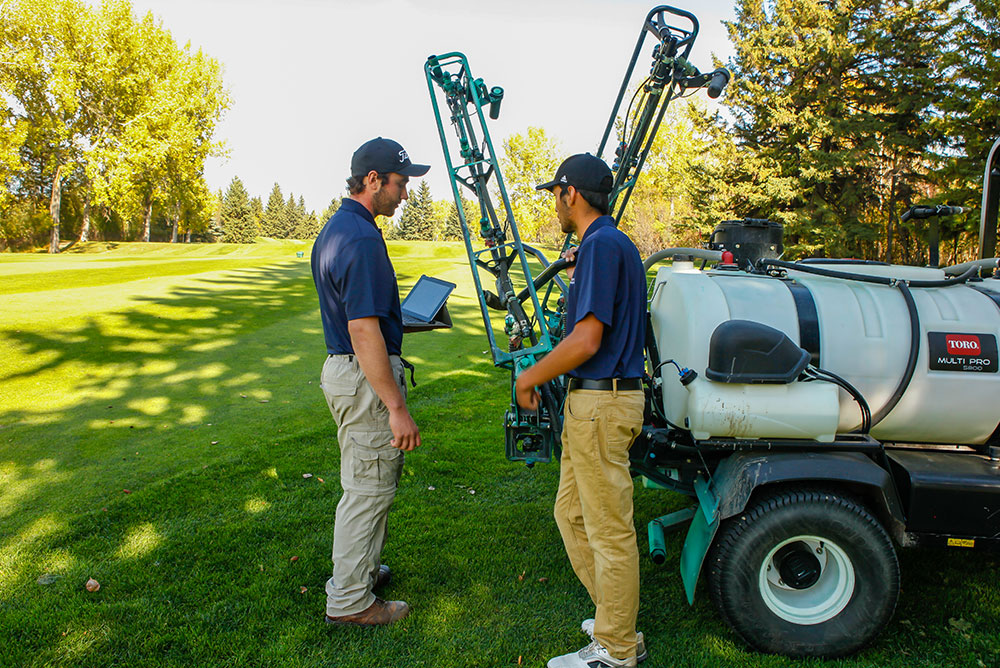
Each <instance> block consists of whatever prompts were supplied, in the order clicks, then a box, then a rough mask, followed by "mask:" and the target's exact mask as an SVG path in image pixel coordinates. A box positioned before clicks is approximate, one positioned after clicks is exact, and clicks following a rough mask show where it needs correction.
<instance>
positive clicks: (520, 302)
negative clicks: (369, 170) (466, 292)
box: [424, 52, 565, 464]
mask: <svg viewBox="0 0 1000 668" xmlns="http://www.w3.org/2000/svg"><path fill="white" fill-rule="evenodd" d="M424 74H425V76H426V79H427V88H428V91H429V93H430V97H431V103H432V106H433V109H434V119H435V121H436V122H437V128H438V135H439V137H440V139H441V147H442V149H443V150H444V159H445V164H446V165H447V168H448V177H449V180H450V181H451V187H452V194H453V196H454V198H455V207H456V209H457V212H458V218H459V222H460V224H461V227H462V237H463V239H464V241H465V250H466V254H467V256H468V259H469V265H470V267H471V269H472V279H473V281H474V283H475V286H476V294H477V297H478V299H479V308H480V311H481V313H482V317H483V326H484V327H485V329H486V335H487V337H488V339H489V343H490V351H491V353H492V356H493V363H494V365H496V366H498V367H502V368H505V369H509V370H510V371H511V379H512V382H511V405H510V409H509V410H508V411H507V415H506V416H505V418H504V425H505V427H506V431H507V456H508V458H510V459H514V460H523V461H527V462H528V463H529V464H533V463H534V462H536V461H550V460H551V457H552V451H553V449H554V448H558V445H559V443H558V438H559V436H558V435H559V433H560V432H561V430H562V417H561V415H562V389H561V385H560V384H558V383H555V382H552V383H549V384H547V386H546V387H543V388H541V389H542V396H543V404H542V407H541V410H539V411H538V412H537V413H536V414H531V413H528V412H526V411H523V410H522V409H520V408H519V407H518V405H517V402H516V401H515V400H514V397H513V380H514V379H516V377H517V376H518V375H519V374H520V373H521V372H522V371H523V370H524V369H526V368H528V367H530V366H531V365H533V364H534V363H535V361H536V360H537V359H538V358H539V357H541V356H542V355H544V354H546V353H548V352H549V351H551V350H552V348H553V347H554V345H555V344H556V343H557V342H558V338H557V337H556V336H555V334H554V333H553V324H556V323H558V321H559V315H558V313H555V312H553V310H552V309H549V308H548V307H547V303H546V302H547V300H548V298H549V297H550V296H551V294H552V286H553V284H552V283H550V285H549V288H548V289H547V291H546V293H545V299H542V300H540V299H539V296H538V292H537V290H536V287H535V277H534V276H533V274H532V271H531V267H530V266H529V264H528V259H527V255H526V251H528V252H530V253H531V254H533V255H534V256H535V257H536V258H538V260H539V261H540V262H541V263H542V265H543V266H546V267H547V266H548V262H547V261H546V260H545V257H544V256H543V255H542V254H541V253H540V252H538V251H536V250H535V249H532V248H530V247H528V246H526V245H525V244H524V243H523V242H522V241H521V236H520V232H519V231H518V227H517V221H516V220H515V218H514V212H513V211H512V209H511V205H510V198H509V197H508V195H507V187H506V185H505V184H504V180H503V174H502V173H501V170H500V164H499V158H498V156H497V153H496V151H495V150H494V148H493V141H492V139H491V138H490V132H489V127H488V125H487V118H486V116H487V111H488V114H489V116H490V118H493V119H495V118H497V116H498V115H499V111H500V104H501V101H502V100H503V89H502V88H500V87H499V86H494V87H492V88H487V87H486V84H485V83H484V82H483V80H482V79H477V78H475V76H474V75H473V74H472V70H471V68H470V67H469V62H468V59H467V58H466V57H465V55H464V54H462V53H458V52H453V53H447V54H444V55H441V56H431V57H429V58H428V59H427V62H426V63H425V64H424ZM442 101H443V104H442ZM442 107H443V108H444V109H446V110H447V114H448V118H449V120H450V122H451V125H452V126H453V128H454V130H455V133H456V135H457V140H458V147H457V154H455V153H453V151H454V149H452V148H451V147H450V146H449V143H448V137H447V133H446V132H445V127H444V122H443V115H442ZM480 136H481V139H480ZM491 181H492V182H493V183H494V184H495V186H496V192H497V193H498V194H499V196H500V200H501V205H502V207H501V209H500V211H499V212H498V210H497V208H496V207H495V206H494V204H493V199H492V197H491V194H490V188H489V186H490V184H491ZM459 186H464V187H466V188H468V189H469V190H471V191H472V193H473V196H474V197H475V199H476V201H477V202H478V204H479V211H480V220H479V229H478V235H477V236H478V237H479V238H480V239H482V241H483V242H484V246H485V247H484V248H481V249H478V250H477V249H476V248H474V247H473V234H472V232H471V231H470V227H469V221H467V220H466V217H465V210H464V208H463V206H462V197H461V193H460V190H459ZM498 214H499V215H498ZM481 271H486V272H488V273H489V274H490V275H491V277H492V278H493V279H494V282H495V287H496V293H495V294H494V293H492V292H490V291H488V290H487V289H486V288H485V287H484V286H483V281H482V276H481ZM515 281H516V282H517V283H519V284H521V285H523V288H522V289H521V290H520V292H518V291H516V288H515ZM560 284H561V283H560ZM561 285H563V286H564V285H565V284H561ZM526 303H530V306H531V308H530V312H529V310H526V309H525V304H526ZM491 308H492V309H495V310H498V311H502V312H504V313H505V315H504V333H505V335H506V336H507V342H508V346H507V350H504V349H503V348H501V346H500V345H499V344H498V342H497V335H496V332H495V331H494V325H493V321H492V319H491V317H490V309H491ZM526 344H527V345H526Z"/></svg>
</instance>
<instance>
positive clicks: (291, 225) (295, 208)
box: [281, 193, 305, 239]
mask: <svg viewBox="0 0 1000 668" xmlns="http://www.w3.org/2000/svg"><path fill="white" fill-rule="evenodd" d="M304 215H305V203H303V205H302V210H301V211H300V210H299V205H298V203H297V202H296V201H295V194H294V193H288V201H287V202H285V227H284V229H283V230H282V235H281V238H282V239H289V238H291V236H292V234H293V233H294V232H295V230H296V228H298V226H299V221H300V220H301V217H302V216H304Z"/></svg>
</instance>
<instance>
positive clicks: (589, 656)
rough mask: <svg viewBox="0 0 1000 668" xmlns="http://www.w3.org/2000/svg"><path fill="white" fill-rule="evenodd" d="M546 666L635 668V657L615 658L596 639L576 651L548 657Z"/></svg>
mask: <svg viewBox="0 0 1000 668" xmlns="http://www.w3.org/2000/svg"><path fill="white" fill-rule="evenodd" d="M546 665H547V666H548V668H635V665H636V660H635V659H616V658H615V657H613V656H611V655H610V654H608V650H606V649H604V646H603V645H601V643H599V642H597V641H596V640H595V641H593V642H591V643H590V644H589V645H587V646H586V647H584V648H583V649H581V650H580V651H578V652H572V653H570V654H563V655H562V656H557V657H556V658H554V659H549V662H548V664H546Z"/></svg>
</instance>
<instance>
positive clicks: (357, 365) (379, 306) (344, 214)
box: [312, 137, 430, 626]
mask: <svg viewBox="0 0 1000 668" xmlns="http://www.w3.org/2000/svg"><path fill="white" fill-rule="evenodd" d="M428 169H430V168H429V167H428V166H427V165H416V164H413V163H412V162H410V158H409V156H408V155H407V154H406V151H405V150H404V149H403V147H402V146H400V145H399V144H397V143H396V142H394V141H392V140H390V139H383V138H381V137H378V138H376V139H372V140H371V141H369V142H366V143H365V144H363V145H362V146H361V148H359V149H358V150H357V151H355V153H354V156H353V157H352V158H351V178H349V179H348V180H347V186H348V190H349V192H350V197H348V198H345V199H344V201H343V202H342V203H341V205H340V209H339V210H338V211H337V213H335V214H333V216H332V217H331V218H330V220H328V221H327V223H326V225H325V226H324V227H323V231H322V232H320V234H319V236H318V237H317V238H316V242H315V244H314V245H313V250H312V273H313V281H314V282H315V283H316V292H317V293H318V294H319V304H320V313H321V315H322V319H323V334H324V336H325V338H326V351H327V353H328V357H327V359H326V362H325V363H324V365H323V373H322V376H321V383H320V386H321V387H322V389H323V394H324V395H325V396H326V401H327V405H329V407H330V412H331V413H332V414H333V418H334V420H335V421H336V422H337V441H338V442H339V444H340V482H341V486H342V487H343V489H344V493H343V496H341V499H340V502H339V503H338V504H337V515H336V521H335V523H334V529H333V577H331V578H330V579H329V580H328V581H327V583H326V620H327V622H329V623H332V624H353V625H358V626H375V625H382V624H391V623H392V622H394V621H397V620H399V619H402V618H403V617H406V615H407V614H409V611H410V609H409V606H407V604H406V603H405V602H403V601H385V600H383V599H381V598H378V597H376V596H375V594H374V593H373V592H374V590H375V589H376V588H379V587H381V586H384V585H385V584H386V583H387V582H388V580H389V577H390V572H389V569H388V567H386V566H384V565H382V563H381V554H382V547H383V546H384V545H385V539H386V535H387V532H386V520H387V515H388V513H389V508H390V507H391V506H392V501H393V499H394V498H395V496H396V486H397V484H398V483H399V477H400V474H401V473H402V470H403V452H404V451H409V450H413V449H414V448H416V447H417V446H419V445H420V430H419V429H418V428H417V425H416V424H415V423H414V421H413V418H412V417H411V416H410V412H409V410H407V408H406V383H405V382H404V377H403V365H402V361H401V360H400V357H399V354H400V349H401V346H402V342H403V318H402V314H401V312H400V310H399V289H398V287H397V285H396V274H395V272H394V271H393V268H392V262H391V261H390V260H389V254H388V251H387V249H386V245H385V241H384V240H383V239H382V232H381V230H379V228H378V226H377V225H376V224H375V216H391V215H392V214H393V213H394V212H395V211H396V207H397V206H399V203H400V202H401V201H402V200H404V199H406V184H407V182H408V181H409V177H411V176H422V175H424V174H425V173H427V170H428Z"/></svg>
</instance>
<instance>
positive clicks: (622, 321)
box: [566, 216, 646, 380]
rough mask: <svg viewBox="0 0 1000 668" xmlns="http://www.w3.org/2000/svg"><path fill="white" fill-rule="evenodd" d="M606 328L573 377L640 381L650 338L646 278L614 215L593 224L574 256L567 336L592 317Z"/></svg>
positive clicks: (567, 313) (567, 310)
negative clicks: (574, 265) (647, 333)
mask: <svg viewBox="0 0 1000 668" xmlns="http://www.w3.org/2000/svg"><path fill="white" fill-rule="evenodd" d="M591 313H593V314H594V316H595V317H596V318H597V319H598V320H600V321H601V322H602V323H603V324H604V334H603V336H602V337H601V346H600V348H599V349H598V350H597V352H596V353H595V354H594V356H593V357H591V358H590V359H589V360H587V361H586V362H584V363H583V364H581V365H580V366H578V367H577V368H576V369H574V370H573V371H570V372H569V375H570V376H571V377H573V378H589V379H592V380H598V379H602V378H640V377H642V374H643V345H644V343H645V339H646V275H645V272H644V271H643V269H642V259H641V258H640V257H639V251H638V250H636V247H635V244H633V243H632V241H631V240H630V239H629V238H628V237H627V236H625V234H624V233H623V232H622V231H621V230H619V229H618V228H617V227H615V222H614V219H613V218H611V216H601V217H600V218H597V219H596V220H595V221H594V222H592V223H591V224H590V226H589V227H588V228H587V231H586V232H585V233H584V235H583V238H582V239H581V240H580V247H579V248H578V249H577V251H576V270H575V271H574V273H573V280H572V281H570V286H569V294H568V296H567V299H566V334H567V335H569V333H570V332H572V331H573V328H574V327H575V326H576V324H577V323H578V322H580V321H581V320H583V319H584V318H586V317H587V316H588V315H589V314H591Z"/></svg>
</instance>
